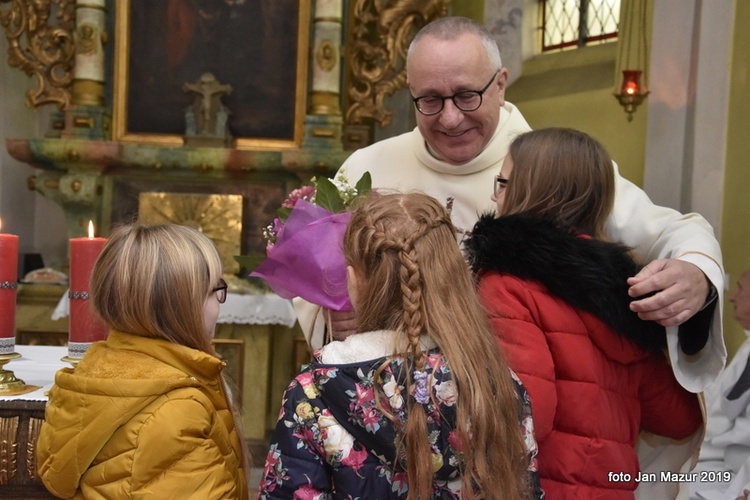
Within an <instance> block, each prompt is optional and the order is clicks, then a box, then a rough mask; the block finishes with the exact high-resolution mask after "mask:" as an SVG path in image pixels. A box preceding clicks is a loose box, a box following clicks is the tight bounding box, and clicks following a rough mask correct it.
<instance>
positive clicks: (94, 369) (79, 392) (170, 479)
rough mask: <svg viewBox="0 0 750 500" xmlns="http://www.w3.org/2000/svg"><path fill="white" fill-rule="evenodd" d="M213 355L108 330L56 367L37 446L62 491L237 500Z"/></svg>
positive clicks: (236, 462) (237, 474)
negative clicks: (76, 358)
mask: <svg viewBox="0 0 750 500" xmlns="http://www.w3.org/2000/svg"><path fill="white" fill-rule="evenodd" d="M222 368H223V363H222V362H221V361H220V360H219V359H217V358H216V357H213V356H210V355H208V354H206V353H204V352H201V351H198V350H195V349H191V348H189V347H185V346H181V345H177V344H173V343H170V342H166V341H163V340H157V339H148V338H144V337H139V336H135V335H129V334H127V333H122V332H117V331H112V332H110V334H109V337H108V339H107V340H106V341H105V342H97V343H95V344H94V345H93V346H91V348H90V349H89V351H88V352H87V353H86V355H85V356H84V357H83V359H82V360H81V362H80V363H79V364H78V366H77V367H76V369H75V370H72V369H70V368H65V369H62V370H60V371H58V372H57V374H56V376H55V385H54V386H53V387H52V390H51V391H50V401H49V404H48V406H47V410H46V412H45V423H44V425H43V426H42V429H41V432H40V435H39V441H38V444H37V463H38V464H39V475H40V477H41V479H42V481H43V482H44V484H45V486H46V487H47V489H48V490H49V491H50V492H51V493H53V494H55V495H57V496H59V497H62V498H102V499H114V498H118V499H119V498H180V499H183V498H200V499H213V498H221V499H225V498H230V499H231V498H243V499H245V498H247V496H248V492H247V485H246V482H245V472H244V470H243V460H242V451H241V447H240V438H239V435H238V432H237V427H236V426H235V421H234V418H233V415H232V411H231V409H230V407H229V405H228V404H227V396H226V392H225V388H224V385H223V382H222V379H221V376H220V375H221V370H222Z"/></svg>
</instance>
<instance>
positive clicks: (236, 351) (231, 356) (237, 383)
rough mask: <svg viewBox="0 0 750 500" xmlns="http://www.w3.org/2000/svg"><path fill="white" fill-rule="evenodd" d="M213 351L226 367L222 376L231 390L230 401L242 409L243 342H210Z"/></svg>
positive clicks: (243, 384)
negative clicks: (227, 380)
mask: <svg viewBox="0 0 750 500" xmlns="http://www.w3.org/2000/svg"><path fill="white" fill-rule="evenodd" d="M211 343H212V344H213V346H214V350H215V351H216V354H217V355H218V356H219V358H220V359H221V360H222V361H224V362H225V363H226V364H227V366H226V368H225V369H224V375H226V377H227V378H228V379H229V382H231V385H233V386H234V387H231V389H232V399H233V400H234V402H235V403H236V404H237V406H238V407H239V408H240V410H241V409H242V394H243V392H242V391H243V390H244V386H245V383H244V382H245V380H244V379H245V341H244V340H243V339H218V338H214V339H213V340H211Z"/></svg>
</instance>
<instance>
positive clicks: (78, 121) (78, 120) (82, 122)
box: [73, 116, 94, 128]
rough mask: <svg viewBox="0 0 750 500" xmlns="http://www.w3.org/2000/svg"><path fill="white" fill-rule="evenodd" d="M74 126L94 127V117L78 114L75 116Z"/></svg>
mask: <svg viewBox="0 0 750 500" xmlns="http://www.w3.org/2000/svg"><path fill="white" fill-rule="evenodd" d="M73 126H74V127H82V128H94V118H93V117H91V116H76V117H75V118H73Z"/></svg>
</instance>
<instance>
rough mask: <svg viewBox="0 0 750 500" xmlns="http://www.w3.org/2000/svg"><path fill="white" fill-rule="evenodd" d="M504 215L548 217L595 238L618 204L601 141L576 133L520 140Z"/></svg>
mask: <svg viewBox="0 0 750 500" xmlns="http://www.w3.org/2000/svg"><path fill="white" fill-rule="evenodd" d="M508 154H509V155H510V157H511V159H512V160H513V170H511V173H510V175H509V176H508V184H507V187H506V188H505V199H504V201H503V206H502V210H501V211H500V215H509V214H514V213H519V212H531V213H536V214H539V215H549V216H551V217H554V218H555V219H556V220H558V221H559V222H561V223H564V224H566V225H568V226H571V227H573V228H575V229H576V230H578V231H579V232H582V233H584V234H588V235H589V236H592V237H594V238H597V239H605V238H606V236H605V227H606V222H607V218H608V217H609V214H610V212H611V211H612V207H613V206H614V199H615V174H614V168H613V166H612V159H611V158H610V156H609V153H607V150H606V149H604V146H602V145H601V144H600V143H599V142H598V141H596V140H595V139H593V138H591V137H590V136H588V135H587V134H585V133H583V132H580V131H578V130H572V129H566V128H546V129H540V130H534V131H531V132H526V133H524V134H521V135H519V136H518V137H516V138H515V139H514V140H513V142H512V143H511V145H510V149H509V150H508Z"/></svg>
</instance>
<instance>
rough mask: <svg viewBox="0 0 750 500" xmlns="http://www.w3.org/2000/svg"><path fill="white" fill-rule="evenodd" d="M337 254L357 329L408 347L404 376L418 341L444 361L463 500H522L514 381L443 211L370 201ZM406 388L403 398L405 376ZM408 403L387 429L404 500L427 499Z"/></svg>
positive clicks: (390, 197) (428, 478) (418, 355)
mask: <svg viewBox="0 0 750 500" xmlns="http://www.w3.org/2000/svg"><path fill="white" fill-rule="evenodd" d="M344 255H345V256H346V260H347V264H348V265H350V266H352V267H353V269H354V271H355V273H356V275H357V276H358V280H357V290H356V303H355V306H356V309H357V317H358V320H359V322H360V328H361V330H362V331H369V330H380V329H388V330H395V331H396V332H398V334H399V341H400V342H399V343H400V344H401V345H404V344H405V345H408V346H409V347H408V353H407V354H408V356H407V359H406V360H405V363H406V366H407V368H408V370H409V371H408V373H411V372H412V371H413V370H422V369H423V368H424V365H425V353H424V352H423V351H422V349H421V346H420V338H419V337H420V335H422V334H425V335H428V336H429V337H430V338H431V339H432V340H433V341H434V342H435V343H436V344H437V346H438V347H439V348H440V350H441V352H442V354H443V355H444V356H445V357H446V360H447V363H448V365H449V366H450V370H451V374H452V377H453V380H454V381H455V383H456V386H457V387H458V388H459V390H458V401H457V403H456V414H457V425H456V430H457V432H458V433H459V435H460V439H461V443H462V450H461V451H462V462H463V463H462V465H461V471H462V477H461V481H462V491H463V496H464V497H465V498H474V497H477V496H485V497H487V496H492V495H495V494H497V493H499V492H502V495H503V498H509V499H514V498H525V497H526V492H527V491H528V487H529V486H528V479H527V468H528V458H527V452H526V448H525V445H524V442H523V439H522V436H521V430H520V424H519V416H518V410H519V403H518V399H517V397H516V393H515V387H514V383H513V381H512V379H511V376H510V372H509V369H508V366H507V364H506V362H505V360H504V358H503V356H502V355H501V353H500V350H499V347H498V345H497V341H496V340H495V338H494V336H493V334H492V331H491V329H490V326H489V324H488V322H487V319H486V314H485V311H484V309H483V308H482V306H481V305H480V302H479V299H478V297H477V294H476V290H475V286H474V282H473V280H472V277H471V274H470V271H469V269H468V267H467V265H466V262H465V261H464V258H463V257H462V255H461V252H460V251H459V249H458V245H457V244H456V239H455V229H454V227H453V224H452V223H451V221H450V217H449V215H448V214H447V213H446V211H445V209H444V208H443V207H442V206H441V205H440V203H439V202H438V201H437V200H436V199H434V198H432V197H430V196H428V195H425V194H421V193H410V194H385V195H382V194H381V195H373V196H371V197H370V198H369V199H367V200H366V201H365V202H364V204H363V205H362V206H361V207H360V208H359V209H358V210H356V211H355V212H354V213H353V215H352V218H351V221H350V223H349V226H348V227H347V230H346V234H345V236H344ZM389 361H390V360H389ZM384 367H385V365H383V366H382V367H381V370H382V369H383V368H384ZM406 383H407V391H408V392H407V393H409V394H411V389H410V387H409V386H410V385H411V381H410V377H406ZM408 400H409V402H408V406H407V410H408V418H407V419H406V424H405V425H404V426H403V428H402V427H400V426H399V425H398V423H397V422H395V421H394V423H396V427H397V429H399V430H398V435H399V439H398V443H397V451H398V450H403V449H404V448H405V451H406V469H407V470H406V472H407V475H408V478H409V498H417V497H419V498H429V497H431V492H432V483H433V470H432V462H431V459H430V457H431V452H430V447H429V442H428V436H427V424H426V416H425V413H424V408H423V407H422V405H419V404H417V403H416V402H414V401H413V398H408ZM389 418H391V419H392V420H393V417H392V416H390V415H389ZM469 429H470V432H469ZM397 456H400V455H399V454H397Z"/></svg>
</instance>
